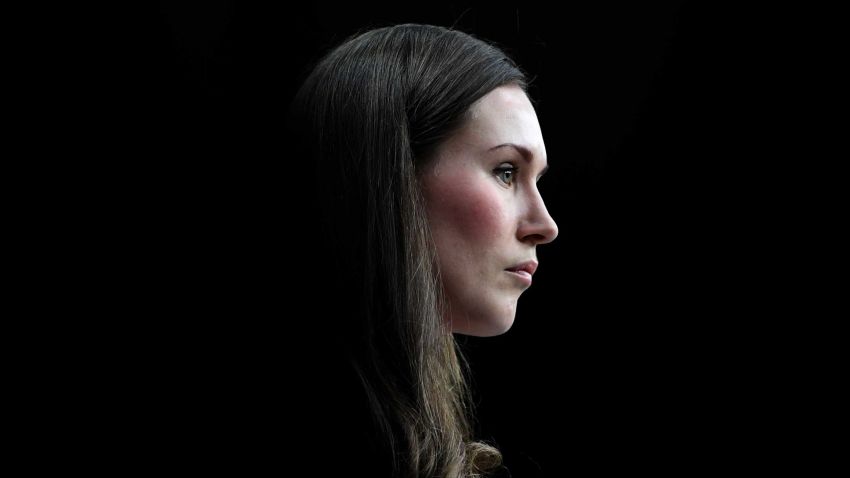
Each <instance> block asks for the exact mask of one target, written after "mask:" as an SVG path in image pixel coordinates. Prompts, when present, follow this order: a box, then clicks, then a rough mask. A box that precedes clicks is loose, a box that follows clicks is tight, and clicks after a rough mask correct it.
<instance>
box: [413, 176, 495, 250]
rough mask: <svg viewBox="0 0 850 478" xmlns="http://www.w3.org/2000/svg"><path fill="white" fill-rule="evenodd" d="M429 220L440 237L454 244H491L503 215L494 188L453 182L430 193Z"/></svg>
mask: <svg viewBox="0 0 850 478" xmlns="http://www.w3.org/2000/svg"><path fill="white" fill-rule="evenodd" d="M432 193H433V194H432V195H431V198H430V199H431V201H430V202H429V209H430V214H431V220H432V221H434V226H435V227H436V228H437V230H438V234H439V235H440V236H443V237H442V239H443V240H446V239H448V240H450V241H451V242H453V243H455V244H454V246H458V245H461V244H457V242H458V241H462V242H463V243H465V244H466V245H469V244H476V245H481V246H485V245H487V244H490V245H492V244H493V243H494V242H495V241H496V240H497V239H498V238H499V237H500V235H501V232H502V229H503V227H504V224H505V223H506V218H505V212H504V208H503V205H502V203H501V200H502V198H501V197H500V196H499V194H498V191H495V187H487V185H486V184H482V183H481V182H480V181H478V182H476V181H455V182H453V183H451V184H444V185H443V187H440V188H437V189H436V190H433V191H432Z"/></svg>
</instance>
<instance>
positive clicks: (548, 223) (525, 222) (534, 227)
mask: <svg viewBox="0 0 850 478" xmlns="http://www.w3.org/2000/svg"><path fill="white" fill-rule="evenodd" d="M519 232H520V239H521V240H526V239H527V238H529V237H533V236H540V237H537V238H536V239H535V242H536V243H537V244H546V243H548V242H552V241H554V240H555V238H556V237H558V225H557V224H556V223H555V220H554V219H552V216H551V215H550V214H549V210H548V209H547V208H546V203H545V201H544V200H543V196H542V195H541V194H540V190H539V189H538V188H537V186H536V185H535V186H534V187H532V188H531V189H530V192H529V194H528V202H527V207H526V209H525V214H524V217H523V218H522V222H521V226H520V230H519Z"/></svg>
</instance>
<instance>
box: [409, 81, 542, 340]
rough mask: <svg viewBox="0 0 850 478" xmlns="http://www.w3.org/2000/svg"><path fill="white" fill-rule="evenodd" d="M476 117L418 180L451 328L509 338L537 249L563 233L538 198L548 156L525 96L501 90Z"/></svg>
mask: <svg viewBox="0 0 850 478" xmlns="http://www.w3.org/2000/svg"><path fill="white" fill-rule="evenodd" d="M471 113H472V117H471V119H470V120H469V121H468V122H467V123H466V124H465V125H464V126H463V127H462V129H461V130H460V131H459V132H458V133H457V134H455V135H454V136H452V137H451V138H449V139H447V140H446V141H445V142H444V143H443V144H442V145H441V146H440V147H439V148H438V150H437V152H436V155H435V157H434V159H433V161H431V162H430V163H429V164H428V165H427V166H426V167H425V168H424V170H423V171H422V176H421V178H420V181H421V185H422V191H423V194H424V196H425V200H426V204H427V210H428V219H429V222H430V225H431V232H432V235H433V237H434V241H435V243H436V246H437V255H438V258H439V263H440V273H441V276H442V281H443V287H444V289H445V292H446V297H447V299H448V305H449V317H448V318H447V319H448V320H450V321H451V326H452V331H453V332H456V333H460V334H466V335H476V336H482V337H484V336H493V335H499V334H502V333H504V332H506V331H507V330H508V329H510V327H511V325H512V324H513V321H514V316H515V314H516V305H517V300H518V299H519V296H520V295H521V294H522V293H523V292H524V291H525V290H526V289H527V288H528V287H529V286H530V285H531V274H533V273H534V269H536V267H537V252H536V247H537V245H539V244H546V243H548V242H552V241H553V240H554V239H555V237H557V236H558V226H557V225H556V224H555V221H553V220H552V217H551V216H549V213H548V211H547V210H546V206H545V205H544V204H543V198H542V197H541V196H540V191H538V190H537V180H538V179H539V178H540V176H541V175H542V173H543V172H544V170H545V169H546V167H547V166H546V164H547V163H546V148H545V146H544V144H543V136H542V135H541V133H540V125H539V123H538V121H537V115H536V114H535V112H534V107H533V106H532V105H531V102H530V101H529V100H528V97H527V96H526V95H525V93H524V92H523V91H522V89H520V88H519V87H517V86H513V85H511V86H502V87H499V88H496V89H495V90H493V91H492V92H490V93H489V94H487V95H486V96H484V97H483V98H481V99H480V100H479V101H478V102H477V103H475V104H474V105H473V106H472V109H471ZM512 145H514V146H512ZM524 153H527V154H524ZM523 269H525V270H524V271H523Z"/></svg>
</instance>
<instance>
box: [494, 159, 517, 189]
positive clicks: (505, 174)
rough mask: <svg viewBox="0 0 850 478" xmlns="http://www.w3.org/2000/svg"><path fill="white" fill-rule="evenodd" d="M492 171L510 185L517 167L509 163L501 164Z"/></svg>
mask: <svg viewBox="0 0 850 478" xmlns="http://www.w3.org/2000/svg"><path fill="white" fill-rule="evenodd" d="M493 172H494V173H496V176H498V177H499V179H500V180H501V181H502V182H503V183H505V184H507V185H509V186H510V185H511V184H513V182H514V176H516V172H517V167H516V166H514V165H513V164H509V163H508V164H503V165H501V166H499V167H498V168H496V169H494V170H493Z"/></svg>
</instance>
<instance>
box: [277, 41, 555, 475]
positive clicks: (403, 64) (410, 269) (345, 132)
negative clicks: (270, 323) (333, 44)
mask: <svg viewBox="0 0 850 478" xmlns="http://www.w3.org/2000/svg"><path fill="white" fill-rule="evenodd" d="M525 85H526V83H525V77H524V75H523V73H522V72H521V71H520V70H519V69H518V67H517V66H516V65H515V64H514V63H513V62H512V61H511V60H510V59H509V58H507V56H506V55H505V54H504V53H503V52H501V51H500V50H498V49H497V48H495V47H493V46H491V45H489V44H487V43H485V42H483V41H480V40H478V39H475V38H473V37H472V36H470V35H467V34H464V33H461V32H459V31H455V30H450V29H446V28H442V27H436V26H428V25H414V24H405V25H397V26H392V27H386V28H379V29H376V30H372V31H368V32H365V33H362V34H358V35H355V36H353V37H352V38H350V39H348V40H347V41H345V42H344V43H343V44H342V45H340V46H339V47H337V48H335V49H334V50H332V51H331V52H330V53H328V54H327V55H326V56H325V57H324V58H322V59H321V60H320V61H319V62H318V64H317V65H316V66H315V68H314V69H313V70H312V72H311V73H310V74H309V76H308V77H307V78H306V80H305V81H304V83H303V86H302V87H301V89H300V90H299V92H298V94H297V95H296V98H295V100H294V102H293V105H292V109H291V112H290V118H289V124H290V127H291V128H292V131H293V133H294V137H295V138H298V140H299V141H300V144H299V145H298V146H299V147H300V149H299V150H298V153H297V154H298V155H305V158H307V159H309V161H310V162H311V164H313V165H314V166H315V168H316V170H315V173H316V179H317V186H316V187H317V188H318V190H319V194H318V195H317V196H316V197H317V198H320V199H319V201H318V202H316V203H313V205H314V206H316V208H317V209H316V214H318V215H319V217H321V218H322V219H323V221H322V227H323V229H322V230H321V233H320V235H321V236H322V238H323V240H324V248H323V249H322V250H321V252H322V253H321V254H315V255H314V256H316V257H317V259H316V260H317V261H320V263H319V264H317V266H316V267H315V269H316V270H320V271H322V274H323V275H322V276H321V277H320V278H318V279H319V280H321V281H322V287H323V288H324V290H325V291H326V292H327V297H328V300H325V301H322V304H320V305H319V310H318V312H319V313H320V314H321V316H322V320H330V321H332V323H331V324H327V323H323V324H325V325H323V330H325V331H327V332H328V333H330V334H333V337H334V341H332V342H331V344H332V347H336V350H338V351H342V352H343V353H344V355H345V360H346V363H348V364H350V365H351V369H352V370H353V376H355V377H356V382H353V385H352V386H353V387H356V389H357V390H358V393H359V396H362V397H364V400H365V401H364V404H365V406H367V407H368V409H369V411H370V413H369V414H368V415H369V416H370V417H371V421H369V422H367V423H360V424H351V425H350V427H351V429H352V430H359V429H361V428H363V427H367V426H368V427H369V428H370V429H371V430H372V431H373V432H372V433H371V434H369V435H366V438H363V441H362V442H361V443H350V445H351V446H355V448H356V450H357V452H356V453H350V454H349V455H346V456H348V458H346V459H347V460H348V459H350V460H359V459H361V458H362V455H363V453H369V454H371V456H372V458H375V460H377V461H378V462H382V461H383V462H385V463H386V464H387V466H388V469H387V470H386V472H387V473H392V475H393V476H403V477H426V476H428V477H431V476H440V477H470V476H481V475H484V474H486V473H488V472H491V471H493V470H496V469H497V468H498V467H499V464H500V462H501V455H500V453H499V451H498V450H497V449H496V448H495V447H493V446H491V445H489V444H486V443H483V442H480V441H476V440H475V439H474V438H473V436H472V434H473V425H472V422H471V410H470V402H469V397H468V388H467V386H466V383H465V380H464V373H465V370H464V366H463V362H462V356H461V355H460V354H459V352H458V350H457V348H456V343H455V339H454V336H453V335H452V333H453V332H454V333H458V334H467V335H475V336H493V335H498V334H501V333H504V332H506V331H507V330H508V329H509V328H510V327H511V324H512V322H513V320H514V314H515V312H516V303H517V299H518V298H519V296H520V295H521V294H522V292H523V291H524V290H526V289H527V288H528V287H529V286H530V284H531V276H532V274H533V273H534V271H535V269H536V268H537V256H536V246H537V245H540V244H545V243H548V242H550V241H552V240H554V239H555V237H556V236H557V226H556V225H555V223H554V221H553V220H552V218H551V217H550V216H549V214H548V212H547V211H546V207H545V205H544V203H543V200H542V198H541V196H540V194H539V191H538V189H537V186H536V182H537V180H538V179H539V177H540V176H541V175H542V174H543V173H544V172H545V170H546V168H547V165H546V152H545V147H544V143H543V139H542V136H541V133H540V127H539V124H538V121H537V117H536V114H535V112H534V108H533V107H532V105H531V103H530V101H529V99H528V97H527V96H526V93H525ZM302 162H303V161H299V163H302ZM311 201H312V198H311ZM355 396H357V395H355ZM341 402H344V403H345V405H343V406H346V407H354V408H353V410H352V411H351V413H354V414H356V413H357V408H356V405H351V403H356V402H354V401H352V400H350V399H349V398H348V396H347V398H346V400H343V401H341ZM337 413H338V417H342V416H344V414H343V413H341V412H337ZM332 421H333V420H332ZM344 426H345V425H343V426H340V427H339V428H342V427H344ZM337 431H339V430H337ZM352 433H354V434H355V435H356V433H357V432H356V431H354V432H352ZM343 435H344V434H343ZM337 437H339V435H337ZM345 440H349V441H351V442H358V438H356V437H355V438H346V439H345ZM336 442H337V443H338V447H339V448H345V447H347V446H349V445H347V444H345V443H340V440H339V439H337V440H336ZM330 461H332V460H330ZM352 466H354V467H355V468H356V467H358V466H365V465H363V464H362V463H360V464H352ZM381 472H383V471H381ZM373 473H376V474H377V473H379V472H378V471H373ZM357 476H360V475H359V474H358V475H357ZM373 476H377V475H373Z"/></svg>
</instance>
